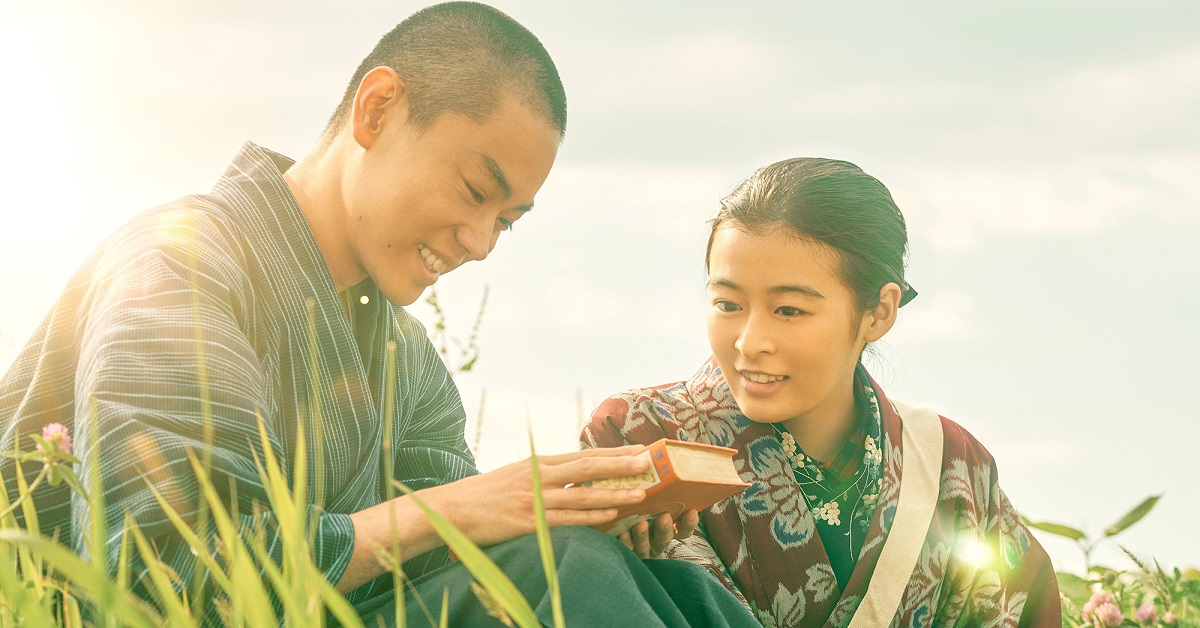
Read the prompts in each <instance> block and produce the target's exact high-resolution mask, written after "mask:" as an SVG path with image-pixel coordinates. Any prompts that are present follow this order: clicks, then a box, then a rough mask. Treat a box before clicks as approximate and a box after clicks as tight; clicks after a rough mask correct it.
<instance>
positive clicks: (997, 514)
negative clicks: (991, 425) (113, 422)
mask: <svg viewBox="0 0 1200 628" xmlns="http://www.w3.org/2000/svg"><path fill="white" fill-rule="evenodd" d="M957 429H961V428H957ZM948 433H949V434H952V433H953V431H949V432H948ZM971 441H972V443H973V444H974V448H975V449H976V451H977V452H978V453H977V454H976V456H977V457H976V458H975V460H974V462H976V463H977V464H978V466H977V468H978V469H979V470H980V472H979V473H977V474H976V482H977V483H978V489H979V490H978V492H977V493H976V494H977V496H978V497H977V498H976V502H977V503H978V504H979V506H982V508H981V509H980V511H979V521H978V526H979V528H978V533H982V539H983V541H984V543H985V545H986V546H988V547H989V548H990V552H989V554H990V555H991V556H992V560H991V562H990V564H989V565H988V566H987V568H977V569H975V570H974V575H973V577H972V578H970V580H969V581H966V582H962V583H961V584H958V585H956V586H955V587H954V588H956V589H958V591H957V592H956V594H955V595H951V596H949V598H948V599H951V600H953V599H955V598H957V597H958V596H963V599H964V602H965V603H966V608H965V613H964V616H965V617H967V618H969V620H968V621H970V622H978V623H979V624H981V625H1005V626H1035V627H1044V626H1060V625H1061V622H1062V610H1061V600H1060V598H1059V592H1058V579H1057V577H1056V576H1055V573H1054V567H1053V565H1052V564H1051V562H1050V557H1049V555H1047V554H1046V551H1045V550H1044V549H1042V547H1041V545H1039V544H1038V542H1037V539H1035V538H1034V537H1033V535H1032V534H1030V532H1029V530H1028V528H1026V527H1025V525H1024V524H1023V523H1022V522H1021V516H1020V514H1018V513H1017V510H1016V509H1015V508H1013V505H1012V504H1011V503H1010V502H1009V500H1008V497H1007V496H1006V495H1005V494H1004V491H1003V490H1001V488H1000V484H999V481H998V470H997V468H996V463H995V460H994V459H993V458H992V457H991V455H990V454H988V453H987V452H986V450H984V449H983V447H982V445H978V443H977V442H974V441H973V439H971ZM968 507H969V506H968ZM955 549H956V550H958V549H959V548H958V546H957V545H956V548H955ZM966 562H968V563H969V562H970V560H969V559H968V560H967V561H966Z"/></svg>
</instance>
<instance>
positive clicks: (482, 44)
mask: <svg viewBox="0 0 1200 628" xmlns="http://www.w3.org/2000/svg"><path fill="white" fill-rule="evenodd" d="M380 66H383V67H389V68H391V69H392V70H394V71H395V72H396V74H397V75H398V76H399V77H400V80H401V81H403V82H404V89H405V94H406V97H407V99H408V103H409V111H408V114H409V121H410V122H412V123H413V124H414V125H415V126H416V127H417V128H418V129H424V128H427V127H428V126H429V125H430V124H431V123H432V122H433V121H434V120H436V119H437V117H438V116H440V115H441V114H443V113H445V112H447V111H453V112H457V113H461V114H464V115H466V116H469V117H471V118H473V119H475V120H477V121H480V122H482V121H484V120H486V119H487V117H488V116H489V115H491V113H492V112H493V111H494V110H495V108H496V106H497V104H498V103H499V102H500V99H501V97H502V95H508V96H512V97H515V98H516V99H517V100H518V101H520V102H522V103H523V104H525V105H526V106H528V107H529V108H530V109H531V110H533V111H534V112H535V113H537V114H539V115H541V116H542V117H544V118H545V119H546V121H547V122H549V123H551V124H552V125H553V126H554V128H555V129H557V130H558V133H559V136H560V137H561V136H562V134H563V133H564V132H565V131H566V127H567V96H566V93H565V92H564V91H563V86H562V80H561V79H560V78H559V76H558V69H557V68H555V67H554V62H553V61H552V60H551V59H550V55H549V54H548V53H547V52H546V49H545V48H544V47H542V43H541V42H540V41H538V39H537V37H534V36H533V33H530V32H529V31H528V30H526V29H525V27H524V26H521V25H520V24H518V23H517V22H516V21H514V20H513V19H512V18H510V17H508V16H507V15H505V14H504V13H501V12H500V11H497V10H496V9H494V8H492V7H489V6H486V5H483V4H478V3H475V2H447V3H445V4H438V5H434V6H431V7H428V8H425V9H422V10H420V11H418V12H416V13H414V14H413V15H412V16H410V17H409V18H408V19H406V20H404V21H403V22H401V23H400V24H398V25H397V26H396V27H395V28H393V29H392V30H391V32H389V33H388V34H386V35H384V36H383V38H382V39H380V40H379V43H378V44H376V45H375V49H374V50H372V51H371V53H370V54H369V55H367V57H366V58H365V59H363V61H362V63H361V64H359V66H358V70H357V71H355V73H354V77H353V78H352V79H350V84H349V85H347V86H346V93H345V94H344V95H343V96H342V102H341V103H339V104H338V107H337V110H336V111H334V113H333V116H332V117H330V119H329V125H328V126H327V127H326V130H325V132H326V135H327V136H329V135H331V134H332V133H334V132H336V131H337V130H338V129H340V128H341V127H342V125H344V124H345V123H346V120H347V119H348V118H349V117H350V112H351V109H352V108H353V104H354V95H355V93H356V92H357V91H358V86H359V84H360V83H361V82H362V79H363V76H365V75H366V74H367V73H368V72H370V71H371V70H372V69H374V68H377V67H380Z"/></svg>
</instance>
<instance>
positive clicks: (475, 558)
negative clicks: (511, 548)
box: [392, 480, 541, 628]
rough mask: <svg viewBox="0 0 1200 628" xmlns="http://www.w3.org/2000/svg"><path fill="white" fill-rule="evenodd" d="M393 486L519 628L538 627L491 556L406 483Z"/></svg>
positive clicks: (519, 593) (521, 598)
mask: <svg viewBox="0 0 1200 628" xmlns="http://www.w3.org/2000/svg"><path fill="white" fill-rule="evenodd" d="M392 481H393V482H394V483H395V484H396V488H398V489H400V491H401V492H403V493H404V494H405V495H408V496H410V497H412V500H413V502H414V503H415V504H416V505H417V506H418V507H419V508H420V509H421V510H422V511H424V513H425V517H426V518H427V519H428V520H429V525H431V526H432V527H433V529H434V531H435V532H437V534H438V536H440V537H442V540H443V541H445V542H446V545H447V546H448V547H449V548H450V550H451V551H453V552H454V553H455V554H456V555H457V556H458V560H459V562H461V563H462V564H463V566H464V567H466V568H467V571H469V572H471V575H473V576H475V579H476V580H478V581H479V583H480V584H481V585H483V587H484V589H485V590H487V592H488V593H490V594H491V596H492V598H493V599H495V600H496V602H497V603H499V604H500V606H501V608H503V609H504V610H505V612H507V613H508V615H509V617H511V618H512V619H513V621H515V622H516V623H517V625H518V626H521V628H527V627H528V628H536V627H537V626H541V623H540V622H539V621H538V618H537V615H535V614H534V613H533V608H531V607H530V606H529V602H528V601H526V600H525V598H524V597H523V596H522V595H521V591H520V590H519V589H517V586H516V585H515V584H513V583H512V580H509V579H508V576H506V575H504V572H503V571H501V570H500V568H499V567H497V566H496V563H494V562H492V559H491V558H489V557H488V555H487V554H485V553H484V551H483V550H481V549H479V546H478V545H475V543H474V542H472V541H471V539H469V538H467V535H465V534H463V533H462V531H460V530H459V529H458V528H456V527H454V524H452V523H450V522H449V521H447V520H446V518H445V517H443V516H441V515H439V514H438V513H437V512H436V511H434V510H433V509H432V508H430V507H429V505H428V504H426V503H425V500H423V499H421V498H420V497H417V495H416V493H415V492H414V491H413V490H412V489H411V488H409V487H408V485H406V484H402V483H400V482H396V481H395V480H392Z"/></svg>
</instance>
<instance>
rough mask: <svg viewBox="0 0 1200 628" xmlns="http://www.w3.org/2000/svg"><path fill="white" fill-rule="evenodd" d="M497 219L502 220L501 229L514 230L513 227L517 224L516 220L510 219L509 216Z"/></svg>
mask: <svg viewBox="0 0 1200 628" xmlns="http://www.w3.org/2000/svg"><path fill="white" fill-rule="evenodd" d="M496 220H498V221H500V230H501V231H512V230H513V227H515V226H516V222H514V221H512V220H509V219H507V218H497V219H496Z"/></svg>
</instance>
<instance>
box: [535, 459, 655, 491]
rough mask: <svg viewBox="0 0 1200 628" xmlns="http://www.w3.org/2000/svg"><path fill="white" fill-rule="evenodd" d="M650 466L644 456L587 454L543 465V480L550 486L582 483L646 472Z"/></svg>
mask: <svg viewBox="0 0 1200 628" xmlns="http://www.w3.org/2000/svg"><path fill="white" fill-rule="evenodd" d="M649 466H650V461H649V460H647V459H646V458H644V457H637V456H585V457H580V458H576V459H574V460H568V461H566V462H563V463H562V464H555V465H545V466H543V467H542V480H543V482H544V483H545V484H546V485H548V486H549V485H553V486H565V485H567V484H581V483H583V482H590V481H592V480H599V479H603V478H613V477H620V476H623V475H636V474H638V473H642V472H644V471H645V470H646V469H647V468H648V467H649Z"/></svg>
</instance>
